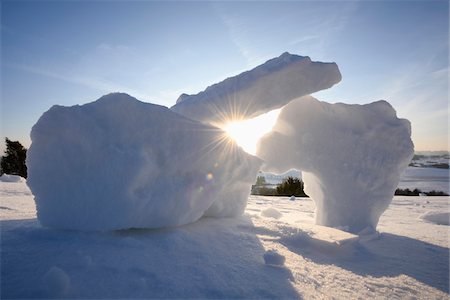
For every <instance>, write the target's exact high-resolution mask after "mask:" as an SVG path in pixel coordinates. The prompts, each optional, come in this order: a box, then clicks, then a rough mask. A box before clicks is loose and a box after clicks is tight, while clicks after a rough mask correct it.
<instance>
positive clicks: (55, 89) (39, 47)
mask: <svg viewBox="0 0 450 300" xmlns="http://www.w3.org/2000/svg"><path fill="white" fill-rule="evenodd" d="M1 6H2V11H1V38H2V46H1V52H2V54H1V57H2V58H1V60H2V64H1V70H2V79H1V80H2V103H1V104H2V136H1V138H2V140H3V142H2V143H1V145H0V151H1V152H2V153H3V152H4V150H5V145H4V138H5V137H8V138H9V139H11V140H18V141H19V142H21V143H22V144H23V145H24V146H25V147H26V148H29V146H30V137H29V134H30V130H31V127H32V126H33V124H35V123H36V122H37V120H38V118H39V117H40V116H41V115H42V114H43V113H44V112H45V111H47V110H48V109H49V108H50V107H51V106H52V105H55V104H57V105H64V106H72V105H78V104H79V105H81V104H84V103H88V102H92V101H95V100H96V99H98V98H100V97H101V96H102V95H104V94H107V93H110V92H114V91H121V92H125V93H128V94H130V95H131V96H133V97H136V98H137V99H139V100H141V101H144V102H151V103H155V104H160V105H164V106H168V107H170V106H171V105H173V104H175V101H176V99H177V98H178V96H179V95H181V94H182V93H188V94H196V93H198V92H200V91H203V90H204V89H205V88H206V87H207V86H209V85H211V84H214V83H217V82H220V81H222V80H224V79H225V78H227V77H230V76H235V75H238V74H239V73H241V72H243V71H246V70H250V69H252V68H254V67H256V66H257V65H259V64H262V63H264V62H265V61H266V60H268V59H271V58H273V57H277V56H279V55H280V54H281V53H283V52H286V51H287V52H290V53H292V54H298V55H301V56H309V57H310V58H311V59H312V60H313V61H323V62H336V63H337V65H338V66H339V69H340V71H341V73H342V77H343V78H342V81H341V82H340V83H339V84H337V85H336V86H334V87H332V88H330V89H328V90H325V91H321V92H318V93H314V94H313V96H314V97H316V98H318V99H319V100H321V101H327V102H330V103H337V102H343V103H348V104H366V103H370V102H374V101H377V100H380V99H385V100H387V101H388V102H389V103H391V105H392V106H393V107H394V109H395V110H396V111H397V115H398V117H399V118H406V119H408V120H410V122H411V125H412V139H413V142H414V144H415V148H416V149H415V151H416V152H421V151H447V152H448V151H449V149H450V147H449V140H448V130H449V129H448V128H449V127H448V126H449V123H448V121H449V109H448V48H449V43H448V40H449V29H448V24H449V16H448V8H449V5H448V2H446V1H433V2H394V3H391V2H357V1H356V2H352V1H350V2H348V1H347V2H340V1H338V2H320V3H314V2H282V3H272V2H244V3H235V2H201V3H197V2H195V3H194V2H169V3H165V2H131V3H130V2H128V3H126V2H25V1H15V2H12V1H11V2H9V1H6V2H2V3H1ZM80 20H83V21H82V22H81V21H80ZM324 20H326V22H324ZM417 20H421V22H417Z"/></svg>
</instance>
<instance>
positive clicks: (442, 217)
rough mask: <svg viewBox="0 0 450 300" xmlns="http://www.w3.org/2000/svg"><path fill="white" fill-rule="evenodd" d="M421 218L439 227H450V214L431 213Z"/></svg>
mask: <svg viewBox="0 0 450 300" xmlns="http://www.w3.org/2000/svg"><path fill="white" fill-rule="evenodd" d="M420 218H421V219H422V220H425V221H428V222H431V223H434V224H437V225H450V212H435V211H429V212H427V213H425V214H423V215H422V216H420Z"/></svg>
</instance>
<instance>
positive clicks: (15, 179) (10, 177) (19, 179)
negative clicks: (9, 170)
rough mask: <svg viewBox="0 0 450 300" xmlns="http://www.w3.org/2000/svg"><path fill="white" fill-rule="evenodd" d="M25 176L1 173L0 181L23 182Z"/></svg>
mask: <svg viewBox="0 0 450 300" xmlns="http://www.w3.org/2000/svg"><path fill="white" fill-rule="evenodd" d="M24 181H25V178H22V177H20V176H19V175H9V174H3V175H2V176H0V182H24Z"/></svg>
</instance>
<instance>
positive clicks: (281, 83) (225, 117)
mask: <svg viewBox="0 0 450 300" xmlns="http://www.w3.org/2000/svg"><path fill="white" fill-rule="evenodd" d="M340 80H341V74H340V72H339V69H338V67H337V65H336V64H335V63H322V62H312V61H311V59H310V58H309V57H307V56H298V55H292V54H289V53H287V52H286V53H283V54H282V55H280V56H279V57H276V58H273V59H271V60H269V61H267V62H265V63H264V64H262V65H260V66H258V67H256V68H254V69H252V70H250V71H247V72H244V73H241V74H239V75H237V76H234V77H231V78H227V79H225V80H224V81H222V82H220V83H217V84H214V85H212V86H210V87H208V88H207V89H206V90H205V91H203V92H200V93H198V94H196V95H186V94H183V95H181V96H180V98H179V99H178V100H177V103H176V105H174V106H172V107H171V109H172V110H174V111H175V112H178V113H180V114H182V115H185V116H187V117H189V118H191V119H195V120H200V121H202V122H205V123H210V124H213V125H216V126H219V127H222V126H223V125H224V124H227V123H229V122H230V121H237V120H244V119H249V118H253V117H256V116H258V115H260V114H263V113H267V112H269V111H271V110H274V109H276V108H280V107H282V106H284V105H285V104H287V103H289V102H290V101H292V100H293V99H295V98H298V97H301V96H304V95H308V94H311V93H314V92H317V91H320V90H323V89H327V88H330V87H331V86H333V85H334V84H336V83H338V82H339V81H340Z"/></svg>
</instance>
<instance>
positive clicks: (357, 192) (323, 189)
mask: <svg viewBox="0 0 450 300" xmlns="http://www.w3.org/2000/svg"><path fill="white" fill-rule="evenodd" d="M413 154H414V146H413V143H412V141H411V128H410V123H409V121H408V120H405V119H398V118H397V116H396V113H395V110H394V109H393V108H392V106H391V105H390V104H389V103H387V102H386V101H378V102H374V103H370V104H366V105H348V104H343V103H337V104H329V103H325V102H321V101H318V100H317V99H314V98H313V97H311V96H305V97H302V98H301V99H297V100H295V101H292V102H291V103H289V104H288V105H286V106H285V107H284V108H283V109H282V111H281V113H280V115H279V118H278V120H277V123H276V125H275V127H274V129H273V131H272V132H271V133H269V134H267V135H266V136H264V137H263V138H262V140H261V141H260V144H259V146H258V150H257V156H258V157H260V158H262V159H263V160H265V161H266V165H265V167H264V170H265V171H266V170H267V171H276V172H282V171H285V170H288V169H291V168H296V169H299V170H302V174H303V180H304V182H305V191H306V193H307V194H308V195H309V196H311V197H312V198H313V200H314V201H315V203H316V223H317V224H319V225H325V226H331V227H339V228H347V229H348V230H349V231H350V232H353V233H358V232H359V231H361V230H363V229H364V228H366V227H369V226H371V227H372V228H376V225H377V223H378V219H379V217H380V215H381V214H382V213H383V212H384V210H385V209H386V208H387V207H388V205H389V203H390V202H391V200H392V197H393V195H394V191H395V189H396V187H397V185H398V182H399V180H400V174H401V173H402V171H403V170H404V169H405V168H406V167H407V166H408V164H409V162H410V161H411V158H412V156H413Z"/></svg>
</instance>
